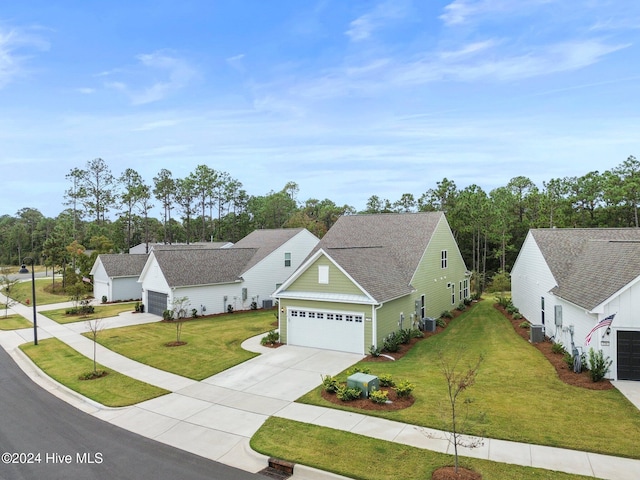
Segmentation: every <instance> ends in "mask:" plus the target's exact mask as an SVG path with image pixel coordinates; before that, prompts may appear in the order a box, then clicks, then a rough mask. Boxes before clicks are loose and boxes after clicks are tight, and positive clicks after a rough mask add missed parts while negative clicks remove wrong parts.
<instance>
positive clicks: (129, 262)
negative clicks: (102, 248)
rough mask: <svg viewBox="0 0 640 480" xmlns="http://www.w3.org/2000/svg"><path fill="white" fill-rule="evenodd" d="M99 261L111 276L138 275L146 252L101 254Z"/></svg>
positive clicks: (146, 256)
mask: <svg viewBox="0 0 640 480" xmlns="http://www.w3.org/2000/svg"><path fill="white" fill-rule="evenodd" d="M98 257H99V258H100V262H102V265H103V267H104V269H105V271H106V272H107V276H109V277H111V278H117V277H138V276H140V274H141V273H142V269H143V268H144V264H145V263H146V261H147V258H148V257H149V255H147V254H104V253H103V254H101V255H98Z"/></svg>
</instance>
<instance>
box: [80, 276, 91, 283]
mask: <svg viewBox="0 0 640 480" xmlns="http://www.w3.org/2000/svg"><path fill="white" fill-rule="evenodd" d="M82 281H83V282H86V283H91V279H90V278H87V277H82Z"/></svg>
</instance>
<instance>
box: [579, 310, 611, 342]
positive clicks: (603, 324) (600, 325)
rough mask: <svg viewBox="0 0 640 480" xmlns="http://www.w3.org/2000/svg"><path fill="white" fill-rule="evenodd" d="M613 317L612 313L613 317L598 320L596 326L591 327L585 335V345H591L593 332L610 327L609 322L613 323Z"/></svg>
mask: <svg viewBox="0 0 640 480" xmlns="http://www.w3.org/2000/svg"><path fill="white" fill-rule="evenodd" d="M615 316H616V314H615V313H614V314H613V315H609V316H608V317H607V318H603V319H602V320H600V321H599V322H598V323H597V324H596V326H595V327H593V328H592V329H591V331H590V332H589V333H587V338H585V339H584V343H585V345H589V344H590V343H591V337H592V335H593V332H595V331H596V330H598V329H600V328H604V327H609V326H610V325H611V322H613V317H615Z"/></svg>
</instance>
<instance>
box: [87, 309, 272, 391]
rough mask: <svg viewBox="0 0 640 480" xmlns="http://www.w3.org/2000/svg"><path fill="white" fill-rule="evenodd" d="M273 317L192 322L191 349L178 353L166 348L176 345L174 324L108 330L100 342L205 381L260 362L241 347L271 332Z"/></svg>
mask: <svg viewBox="0 0 640 480" xmlns="http://www.w3.org/2000/svg"><path fill="white" fill-rule="evenodd" d="M273 312H274V310H267V311H263V310H257V311H253V312H247V313H233V314H228V315H221V316H217V317H210V318H203V319H195V320H188V321H186V322H185V323H184V326H183V327H182V336H181V340H182V341H185V342H187V344H186V345H183V346H179V347H167V346H165V344H166V343H168V342H172V341H175V340H176V327H175V324H173V323H165V322H158V323H150V324H146V325H137V326H132V327H123V328H116V329H112V330H105V331H102V332H101V333H100V334H99V336H98V342H99V343H100V344H101V345H104V346H105V347H107V348H109V349H110V350H113V351H115V352H118V353H120V354H122V355H124V356H125V357H129V358H132V359H134V360H137V361H138V362H142V363H145V364H147V365H151V366H153V367H156V368H159V369H161V370H166V371H168V372H172V373H176V374H178V375H182V376H184V377H188V378H192V379H194V380H202V379H204V378H207V377H210V376H211V375H215V374H216V373H219V372H222V371H223V370H226V369H228V368H230V367H232V366H234V365H237V364H239V363H242V362H244V361H245V360H248V359H250V358H252V357H254V356H256V354H255V353H251V352H247V351H245V350H243V349H242V348H241V347H240V344H241V343H242V342H243V341H244V340H246V339H247V338H250V337H253V336H255V335H259V334H261V333H264V332H267V331H269V330H271V329H273V326H272V323H273V322H274V320H275V318H274V314H273Z"/></svg>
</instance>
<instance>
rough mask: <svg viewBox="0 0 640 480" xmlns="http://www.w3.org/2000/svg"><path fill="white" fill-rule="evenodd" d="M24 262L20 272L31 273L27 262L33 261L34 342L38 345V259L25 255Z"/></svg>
mask: <svg viewBox="0 0 640 480" xmlns="http://www.w3.org/2000/svg"><path fill="white" fill-rule="evenodd" d="M22 260H23V261H24V263H23V264H22V267H21V268H20V270H19V271H18V273H29V270H28V269H27V266H26V263H27V262H30V263H31V296H32V297H33V344H34V345H38V321H37V319H36V273H35V266H36V259H35V258H34V257H25V258H23V259H22Z"/></svg>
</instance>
